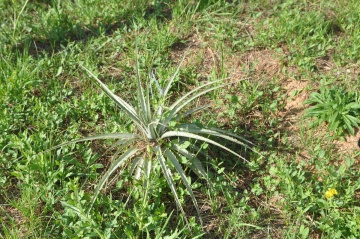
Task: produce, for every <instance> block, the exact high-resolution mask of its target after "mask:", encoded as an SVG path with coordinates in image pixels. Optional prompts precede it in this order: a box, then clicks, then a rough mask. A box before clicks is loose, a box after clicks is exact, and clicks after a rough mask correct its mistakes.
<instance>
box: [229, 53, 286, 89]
mask: <svg viewBox="0 0 360 239" xmlns="http://www.w3.org/2000/svg"><path fill="white" fill-rule="evenodd" d="M282 57H283V55H282V54H281V53H277V52H274V51H271V50H266V49H265V50H254V51H249V52H246V53H244V54H241V55H238V54H235V55H231V56H229V57H227V58H226V59H225V61H226V62H227V65H228V67H227V72H228V74H229V76H230V81H232V82H233V81H237V80H240V79H244V78H247V77H251V78H252V79H254V80H261V79H262V77H265V78H266V79H272V78H275V77H276V78H283V77H284V76H283V75H282V74H281V70H282V68H283V64H282V61H281V58H282Z"/></svg>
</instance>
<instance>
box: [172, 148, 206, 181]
mask: <svg viewBox="0 0 360 239" xmlns="http://www.w3.org/2000/svg"><path fill="white" fill-rule="evenodd" d="M171 149H173V150H175V151H177V152H178V153H180V154H181V155H183V156H184V157H185V158H187V159H188V160H189V162H190V163H189V167H190V168H191V170H192V171H194V172H195V173H196V175H198V177H200V178H204V179H205V180H206V181H207V183H208V184H210V185H211V183H210V180H209V177H208V175H207V173H206V172H205V169H204V168H203V166H202V163H201V162H200V160H199V159H197V158H196V156H195V154H192V153H190V152H189V151H188V150H186V149H183V148H181V147H180V146H179V145H177V144H172V145H171Z"/></svg>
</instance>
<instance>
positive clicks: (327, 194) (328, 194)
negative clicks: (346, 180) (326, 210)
mask: <svg viewBox="0 0 360 239" xmlns="http://www.w3.org/2000/svg"><path fill="white" fill-rule="evenodd" d="M337 194H338V192H337V191H336V189H335V188H329V189H328V190H327V191H326V192H325V197H326V198H327V199H329V198H332V197H333V196H334V195H337Z"/></svg>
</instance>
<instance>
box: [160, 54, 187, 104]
mask: <svg viewBox="0 0 360 239" xmlns="http://www.w3.org/2000/svg"><path fill="white" fill-rule="evenodd" d="M185 57H186V54H184V56H183V58H182V59H181V62H180V64H179V65H178V67H177V68H176V70H175V72H174V74H173V75H172V76H171V77H170V79H169V80H168V82H167V85H166V87H165V89H164V92H163V95H162V96H163V98H165V97H166V95H167V93H168V91H169V90H170V87H171V85H172V83H173V81H174V79H175V77H176V75H177V74H178V73H179V70H180V67H181V65H182V63H183V62H184V60H185Z"/></svg>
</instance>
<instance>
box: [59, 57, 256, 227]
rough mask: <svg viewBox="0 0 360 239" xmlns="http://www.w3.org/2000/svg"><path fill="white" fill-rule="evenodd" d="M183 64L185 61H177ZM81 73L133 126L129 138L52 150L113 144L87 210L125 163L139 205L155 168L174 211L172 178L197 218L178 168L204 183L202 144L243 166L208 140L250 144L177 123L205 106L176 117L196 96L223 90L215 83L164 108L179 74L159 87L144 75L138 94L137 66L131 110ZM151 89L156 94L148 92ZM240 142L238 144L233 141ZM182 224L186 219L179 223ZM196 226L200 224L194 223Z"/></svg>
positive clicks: (112, 136) (122, 136) (119, 135)
mask: <svg viewBox="0 0 360 239" xmlns="http://www.w3.org/2000/svg"><path fill="white" fill-rule="evenodd" d="M184 59H185V56H184V58H183V60H184ZM82 68H83V69H84V70H85V71H86V72H87V73H88V74H89V75H90V76H91V77H92V78H93V79H94V80H95V81H96V83H97V84H99V86H100V88H101V89H102V90H103V91H104V92H105V93H106V94H107V95H108V96H109V97H110V98H111V99H112V100H113V101H114V103H115V104H116V105H117V106H118V107H119V108H120V109H121V110H123V111H124V112H125V114H126V115H127V116H128V117H129V118H130V119H131V121H132V122H133V123H134V125H135V126H136V129H135V130H133V133H112V134H104V135H98V136H90V137H86V138H83V139H79V140H74V141H70V142H67V143H64V144H61V145H59V146H56V147H54V148H52V149H56V148H60V147H63V146H65V145H69V144H72V143H77V142H82V141H88V140H96V139H116V140H117V142H116V143H114V144H113V145H112V146H111V149H114V148H116V152H115V153H114V154H113V156H112V157H111V161H112V165H111V166H110V168H109V169H108V171H107V172H106V173H105V175H104V176H103V177H102V178H101V180H100V182H99V184H98V185H97V187H96V189H95V192H94V197H93V199H92V202H91V204H90V207H89V208H88V212H89V211H90V210H91V207H92V205H93V204H94V202H95V200H96V198H97V195H98V194H99V193H100V191H101V189H102V188H103V187H104V186H105V184H106V182H107V181H108V180H109V178H110V176H111V175H112V174H113V173H114V172H115V171H116V170H118V169H119V168H121V167H122V166H123V165H124V164H125V163H126V162H127V161H130V160H131V161H132V162H131V163H130V172H131V173H134V178H135V179H136V180H139V179H140V177H141V176H143V177H144V185H143V189H142V190H143V194H144V200H146V198H147V194H148V189H149V184H150V176H151V172H152V171H153V168H154V167H156V166H155V165H157V164H159V165H160V167H161V169H162V172H163V174H164V176H165V178H166V181H167V182H168V184H169V187H170V189H171V191H172V193H173V195H174V198H175V202H176V204H177V207H178V208H179V209H180V211H181V212H182V213H183V214H184V215H185V211H184V210H183V207H182V205H181V202H180V199H179V196H178V193H177V190H176V184H175V180H174V179H175V178H174V177H175V176H174V172H176V173H177V174H179V175H180V177H181V179H182V181H183V183H184V184H185V186H186V189H187V190H188V193H189V195H190V197H191V199H192V201H193V203H194V206H195V208H196V210H197V213H198V215H199V216H200V211H199V207H198V204H197V201H196V199H195V195H194V193H193V190H192V188H191V181H190V180H189V178H188V176H187V175H186V174H185V171H184V169H183V166H181V164H184V165H185V166H187V167H189V168H190V169H191V170H192V171H193V172H194V173H196V174H197V175H198V176H199V177H201V178H203V179H205V180H206V181H207V182H208V183H210V182H209V179H208V175H207V173H206V172H205V170H204V167H203V165H202V163H201V161H200V160H199V158H198V156H197V155H198V154H199V153H201V151H202V149H204V147H202V144H203V143H208V144H212V145H214V146H217V147H219V148H221V149H223V150H226V151H228V152H230V153H232V154H234V155H235V156H237V157H239V158H241V159H243V160H245V161H247V160H246V159H245V158H243V157H242V156H241V155H239V154H238V153H236V152H234V151H233V150H231V149H229V148H227V147H225V146H224V145H222V144H220V143H217V142H216V141H214V140H213V139H210V136H211V137H218V138H223V139H226V140H229V141H231V142H233V143H236V144H239V145H241V146H244V147H246V148H247V147H248V146H247V144H249V143H250V142H249V141H247V140H245V139H244V138H242V137H240V136H238V135H235V134H232V133H230V132H226V131H224V130H221V129H217V128H208V129H207V128H204V127H203V126H202V125H199V124H193V123H182V119H183V118H185V117H188V116H190V115H191V114H193V113H195V112H198V111H200V110H202V109H204V108H207V107H208V106H207V105H201V106H198V107H195V108H192V109H190V110H187V111H185V112H184V113H180V112H181V110H182V109H183V108H184V107H185V106H187V105H189V104H191V103H192V102H193V101H194V100H195V99H197V98H199V97H200V96H202V95H204V94H206V93H208V92H211V91H214V90H216V89H218V88H220V87H222V86H223V84H220V85H217V86H213V85H214V84H216V83H219V81H214V82H209V83H206V84H204V85H202V86H199V87H197V88H195V89H193V90H191V91H189V92H188V93H186V94H185V95H184V96H182V97H180V98H179V99H178V100H176V101H175V102H174V103H172V104H171V105H169V106H167V105H166V104H165V103H166V102H167V101H168V98H169V96H168V93H169V92H170V88H171V85H172V83H173V81H174V79H175V77H176V75H177V73H178V72H179V70H180V64H179V66H178V67H177V69H176V71H175V73H174V74H173V75H172V76H171V77H170V79H169V80H168V81H167V82H166V85H165V86H164V87H162V86H161V85H160V83H159V81H158V80H157V79H156V77H155V75H154V74H153V73H152V72H150V76H149V78H147V80H146V81H145V86H146V87H145V88H143V85H142V82H141V80H140V77H141V73H140V69H139V63H138V61H137V66H136V69H137V99H138V102H137V105H136V107H133V106H132V105H131V104H130V103H127V102H126V101H125V100H123V99H122V98H120V97H118V96H116V95H115V94H114V93H113V92H112V91H111V90H110V89H109V88H108V87H107V86H106V85H105V84H104V83H102V82H101V81H100V80H99V79H98V78H97V77H96V76H95V75H94V74H93V73H92V72H90V71H89V70H88V69H87V68H85V67H84V66H82ZM153 87H154V88H156V89H157V93H156V92H155V91H154V90H153ZM238 139H239V140H241V141H239V140H238ZM185 220H186V221H187V219H186V218H185ZM200 221H201V218H200Z"/></svg>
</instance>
